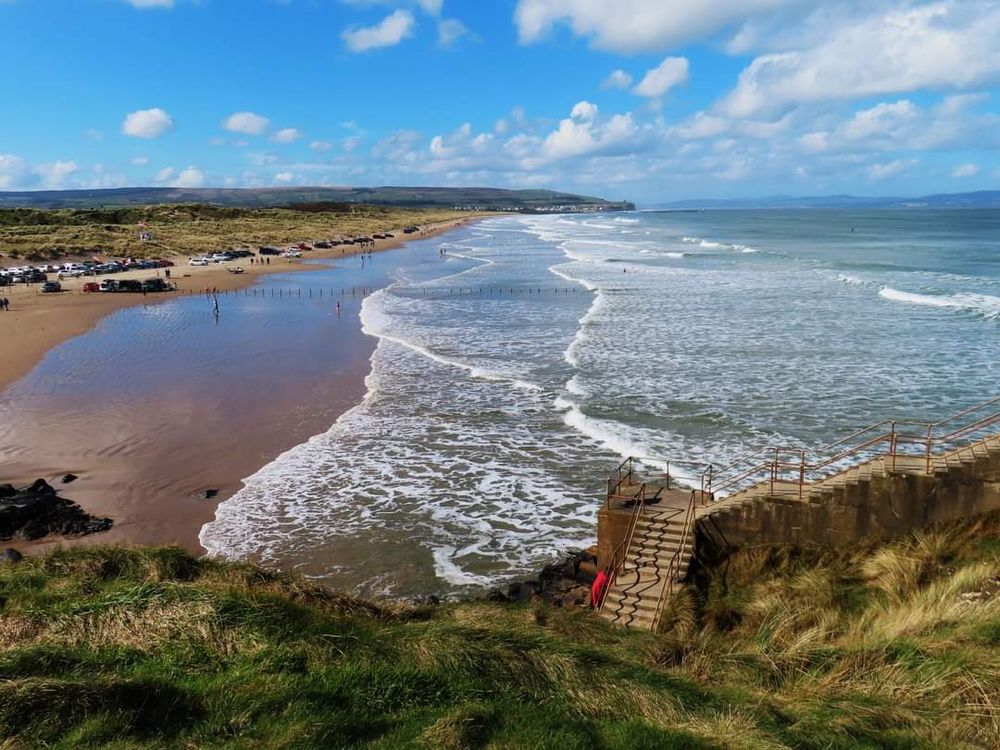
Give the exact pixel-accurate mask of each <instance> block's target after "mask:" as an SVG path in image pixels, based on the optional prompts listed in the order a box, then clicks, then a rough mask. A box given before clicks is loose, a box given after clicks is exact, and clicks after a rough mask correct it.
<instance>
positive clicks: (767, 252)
mask: <svg viewBox="0 0 1000 750" xmlns="http://www.w3.org/2000/svg"><path fill="white" fill-rule="evenodd" d="M387 257H388V256H387ZM373 262H378V263H382V264H386V263H388V264H389V265H388V267H385V266H384V265H383V267H382V268H381V269H380V272H381V273H384V274H385V278H386V280H387V281H388V283H387V284H386V285H384V286H383V287H382V288H380V289H379V290H378V291H375V292H374V293H371V294H368V295H367V296H366V297H365V298H364V301H363V303H361V304H360V306H359V307H358V308H357V309H356V310H353V309H352V313H351V314H357V315H359V316H360V320H361V323H362V326H363V331H364V333H365V334H367V335H368V336H370V337H373V338H374V339H375V340H376V341H377V346H376V347H375V349H374V353H373V354H372V356H371V362H370V372H369V374H368V376H367V380H366V388H367V392H366V395H365V396H364V397H363V399H362V400H360V401H359V402H358V403H357V404H356V405H355V406H354V407H353V408H351V409H350V410H349V411H347V412H346V413H344V414H343V415H342V416H340V417H339V419H337V421H336V422H335V423H334V424H332V425H330V427H329V429H328V430H326V431H325V432H323V433H322V434H318V435H316V436H315V437H313V438H312V439H310V440H308V441H307V442H305V443H303V444H301V445H299V446H297V447H295V448H293V449H292V450H289V451H287V452H286V453H284V454H283V455H281V456H280V457H278V458H277V459H276V460H274V461H273V462H271V463H269V464H268V465H266V466H264V467H262V468H261V469H260V470H259V471H258V472H257V473H255V474H254V475H253V476H250V477H248V478H247V479H246V481H245V486H244V488H243V489H242V490H240V491H239V492H238V493H236V494H235V495H234V496H233V497H231V498H230V499H228V500H226V501H225V502H223V503H222V504H221V505H220V506H219V507H218V510H217V513H216V518H215V520H214V521H213V522H211V523H209V524H208V525H206V526H205V527H204V529H203V530H202V532H201V542H202V544H203V545H204V546H205V547H206V548H207V549H208V550H209V552H210V553H212V554H215V555H220V556H225V557H233V558H250V559H254V560H257V561H260V562H263V563H265V564H270V565H275V566H279V567H282V568H286V569H288V568H291V569H295V570H298V571H300V572H302V573H304V574H306V575H308V576H311V577H314V578H316V579H319V580H322V581H324V582H327V583H329V584H331V585H334V586H337V587H339V588H347V589H350V590H355V591H358V592H360V593H364V594H385V595H394V596H410V595H425V594H446V595H447V594H462V593H469V592H474V591H479V590H482V589H483V588H485V587H490V586H494V585H498V584H502V583H503V582H505V581H508V580H511V579H514V578H517V577H518V576H524V575H527V574H531V573H532V572H534V571H537V570H538V568H539V567H541V566H542V565H544V564H546V563H549V562H551V561H553V560H554V559H556V558H557V557H558V556H559V555H560V554H562V553H564V552H565V551H566V550H568V549H571V548H580V547H586V546H587V545H590V544H592V543H594V541H595V537H596V511H597V509H598V508H599V507H600V505H601V503H602V502H603V500H604V492H605V487H606V480H607V476H608V473H609V472H610V471H611V470H612V469H613V468H614V467H615V466H616V465H617V464H618V463H619V462H620V461H622V459H623V458H625V457H628V456H636V457H639V458H641V459H643V460H644V461H645V462H646V465H647V466H648V467H651V468H652V469H654V470H658V471H663V470H665V469H666V467H667V466H668V462H669V466H670V471H671V474H673V475H674V476H675V477H676V478H677V479H678V480H679V481H688V482H691V483H696V482H697V481H698V477H699V476H700V472H701V471H703V467H706V466H708V465H713V466H724V465H726V464H727V463H729V462H731V461H733V460H735V459H736V458H739V457H740V456H742V455H745V454H746V453H748V452H752V451H756V450H759V449H761V448H764V447H766V446H769V445H775V444H777V445H783V446H790V447H801V448H804V449H805V448H810V447H813V446H817V445H822V444H826V443H829V442H831V441H833V440H835V439H837V438H838V437H842V436H845V435H847V434H849V433H851V432H853V431H854V430H856V429H858V428H859V427H862V426H864V425H866V424H869V423H871V422H874V421H877V420H880V419H883V418H889V417H897V416H898V417H906V418H911V419H928V420H934V419H938V418H941V417H944V416H946V415H948V414H950V413H952V412H955V411H958V410H961V409H963V408H965V407H966V406H970V405H972V404H975V403H977V402H979V401H983V400H986V399H987V398H990V397H992V396H996V395H1000V211H996V210H930V209H920V208H913V209H899V210H840V209H837V210H834V209H809V210H806V209H802V210H793V209H789V210H714V211H690V212H682V211H670V212H665V211H664V212H658V211H639V212H629V213H613V214H612V213H609V214H580V215H538V216H534V215H530V216H529V215H518V216H510V217H500V218H490V219H486V220H483V221H479V222H477V223H474V224H472V225H469V226H467V227H464V228H461V229H458V230H456V231H453V232H451V233H449V234H447V235H443V236H441V237H438V238H434V239H430V240H422V241H419V242H417V243H414V244H412V245H411V246H410V247H408V248H407V249H405V250H404V251H401V252H398V253H394V254H393V255H392V256H391V260H386V261H383V260H380V259H378V257H377V256H376V260H375V261H373Z"/></svg>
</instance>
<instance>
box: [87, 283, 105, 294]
mask: <svg viewBox="0 0 1000 750" xmlns="http://www.w3.org/2000/svg"><path fill="white" fill-rule="evenodd" d="M100 291H101V285H100V284H98V283H97V282H96V281H88V282H87V283H86V284H84V285H83V292H84V294H92V293H94V292H100Z"/></svg>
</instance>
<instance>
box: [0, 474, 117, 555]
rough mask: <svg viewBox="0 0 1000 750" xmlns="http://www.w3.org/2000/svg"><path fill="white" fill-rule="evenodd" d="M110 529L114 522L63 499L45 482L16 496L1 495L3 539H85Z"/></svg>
mask: <svg viewBox="0 0 1000 750" xmlns="http://www.w3.org/2000/svg"><path fill="white" fill-rule="evenodd" d="M109 528H111V519H109V518H95V517H94V516H91V515H90V514H88V513H87V512H85V511H84V510H83V509H82V508H81V507H80V506H79V505H77V504H76V503H74V502H72V501H71V500H67V499H66V498H62V497H59V495H58V494H57V493H56V491H55V489H53V488H52V486H51V485H49V483H48V482H46V481H45V480H43V479H39V480H38V481H36V482H35V483H33V484H32V485H31V486H30V487H25V488H24V489H21V490H17V491H15V492H14V493H13V494H7V493H4V494H3V495H0V539H11V538H13V537H15V536H17V537H20V538H21V539H25V540H28V541H32V540H35V539H41V538H42V537H45V536H48V535H49V534H60V535H62V536H82V535H84V534H93V533H96V532H98V531H106V530H107V529H109Z"/></svg>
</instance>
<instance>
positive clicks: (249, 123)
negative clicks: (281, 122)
mask: <svg viewBox="0 0 1000 750" xmlns="http://www.w3.org/2000/svg"><path fill="white" fill-rule="evenodd" d="M270 126H271V121H270V120H268V119H267V118H266V117H262V116H261V115H258V114H254V113H253V112H236V113H235V114H231V115H229V117H227V118H226V120H225V122H223V123H222V127H223V128H225V129H226V130H228V131H230V132H232V133H243V134H244V135H261V134H262V133H263V132H264V131H266V130H267V129H268V128H269V127H270Z"/></svg>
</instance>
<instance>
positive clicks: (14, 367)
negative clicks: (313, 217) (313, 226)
mask: <svg viewBox="0 0 1000 750" xmlns="http://www.w3.org/2000/svg"><path fill="white" fill-rule="evenodd" d="M474 220H475V219H471V218H470V219H464V218H463V219H453V220H450V221H445V222H441V223H438V224H430V225H427V226H426V227H423V231H422V233H421V234H419V235H416V234H414V235H404V234H403V233H402V232H395V236H394V237H393V238H392V239H386V240H376V241H375V251H376V252H381V251H384V250H391V249H393V248H396V247H400V246H402V245H403V244H404V243H406V242H407V241H409V240H414V239H425V238H427V237H433V236H435V235H437V234H440V233H442V232H447V231H449V230H451V229H454V228H456V227H458V226H461V225H464V224H466V223H468V222H469V221H474ZM303 239H305V238H295V237H290V238H289V239H288V243H289V244H291V243H297V242H300V241H302V240H303ZM360 252H361V250H360V248H355V247H354V246H353V245H347V246H340V247H334V248H330V249H327V250H313V251H310V252H307V253H304V254H303V255H304V257H303V258H299V259H287V258H280V257H271V264H270V265H265V266H257V265H253V266H251V265H250V259H249V258H241V259H240V260H238V261H232V262H230V263H223V264H216V265H211V266H190V265H188V258H186V257H181V258H175V259H174V260H175V262H176V263H177V265H176V266H174V267H173V268H171V269H170V271H171V278H170V280H171V281H173V282H175V283H176V284H177V287H178V290H179V291H181V292H186V291H187V292H189V291H192V290H203V289H206V288H215V289H219V290H220V291H222V290H233V289H243V288H245V287H247V286H250V285H251V284H253V283H254V282H255V281H256V279H257V278H258V277H260V276H263V275H267V274H274V273H285V272H288V271H289V270H293V269H294V270H299V271H307V270H310V269H313V268H315V266H310V265H308V264H307V263H306V262H305V261H309V260H312V259H324V258H326V259H337V258H342V257H345V256H350V255H357V254H360ZM5 262H6V263H10V262H11V261H9V260H5ZM233 266H241V267H242V268H243V269H244V271H245V273H242V274H239V275H237V274H233V273H230V272H229V268H230V267H233ZM162 275H163V270H160V271H159V272H158V271H155V270H145V271H134V272H128V273H120V274H115V275H114V276H110V277H100V278H98V279H94V278H93V277H90V278H86V279H67V280H64V281H63V282H61V283H62V286H63V291H62V292H61V293H59V294H41V293H40V292H39V291H38V288H39V287H38V285H31V286H26V285H24V284H18V285H15V286H8V287H0V297H6V298H7V299H9V300H10V311H9V312H3V313H0V342H2V346H3V356H0V390H2V389H3V388H6V387H7V386H9V385H10V384H11V383H13V382H15V381H16V380H17V379H18V378H21V377H24V376H25V375H27V374H28V373H29V372H30V371H31V368H32V367H34V366H35V365H36V364H37V363H38V362H39V361H40V360H41V359H42V357H44V356H45V353H46V352H48V351H49V350H50V349H52V348H53V347H55V346H57V345H58V344H60V343H62V342H63V341H66V340H68V339H71V338H73V337H74V336H79V335H80V334H82V333H85V332H87V331H89V330H90V329H91V328H93V327H94V325H95V324H96V323H97V322H98V321H99V320H101V319H102V318H104V317H105V316H107V315H109V314H110V313H112V312H114V311H115V310H120V309H122V308H124V307H133V306H135V305H146V304H150V303H152V302H157V301H164V300H167V299H170V297H171V296H172V295H171V294H170V293H161V294H153V295H148V296H145V297H144V296H143V295H141V294H83V293H81V289H82V287H83V284H84V283H85V282H87V281H95V280H97V281H99V280H101V279H102V278H112V279H148V278H153V277H156V276H162ZM49 278H50V279H53V280H54V278H55V277H54V276H50V277H49Z"/></svg>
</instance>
